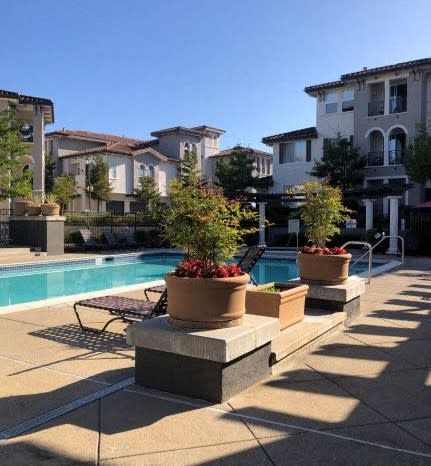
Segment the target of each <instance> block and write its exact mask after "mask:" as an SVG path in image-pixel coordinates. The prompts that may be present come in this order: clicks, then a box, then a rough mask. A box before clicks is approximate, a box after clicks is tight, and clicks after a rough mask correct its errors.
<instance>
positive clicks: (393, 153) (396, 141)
mask: <svg viewBox="0 0 431 466" xmlns="http://www.w3.org/2000/svg"><path fill="white" fill-rule="evenodd" d="M406 144H407V138H406V133H405V131H404V130H403V129H402V128H394V129H393V130H392V131H391V132H390V133H389V147H388V150H389V152H388V155H389V165H400V164H402V163H403V162H404V154H405V151H406Z"/></svg>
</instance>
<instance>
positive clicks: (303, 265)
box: [298, 253, 352, 285]
mask: <svg viewBox="0 0 431 466" xmlns="http://www.w3.org/2000/svg"><path fill="white" fill-rule="evenodd" d="M351 258H352V255H351V254H340V255H338V256H335V255H334V256H330V255H327V256H324V255H319V254H302V253H299V254H298V265H299V276H300V277H301V280H304V281H305V282H307V283H311V284H317V285H340V284H342V283H344V282H345V281H346V280H347V279H348V278H349V262H350V259H351Z"/></svg>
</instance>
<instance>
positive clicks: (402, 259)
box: [373, 235, 404, 262]
mask: <svg viewBox="0 0 431 466" xmlns="http://www.w3.org/2000/svg"><path fill="white" fill-rule="evenodd" d="M388 238H398V239H399V240H401V262H404V238H403V237H402V236H398V235H385V236H383V238H382V239H381V240H379V241H377V243H376V244H374V245H373V249H374V248H375V247H377V246H378V245H379V244H380V243H381V242H383V241H384V240H385V239H388Z"/></svg>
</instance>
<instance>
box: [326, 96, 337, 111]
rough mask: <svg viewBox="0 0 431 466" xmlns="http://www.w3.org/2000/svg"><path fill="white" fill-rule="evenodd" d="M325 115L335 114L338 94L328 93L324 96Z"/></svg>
mask: <svg viewBox="0 0 431 466" xmlns="http://www.w3.org/2000/svg"><path fill="white" fill-rule="evenodd" d="M325 105H326V113H337V106H338V92H330V93H328V94H326V96H325Z"/></svg>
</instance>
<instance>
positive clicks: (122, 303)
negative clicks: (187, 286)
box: [73, 291, 168, 333]
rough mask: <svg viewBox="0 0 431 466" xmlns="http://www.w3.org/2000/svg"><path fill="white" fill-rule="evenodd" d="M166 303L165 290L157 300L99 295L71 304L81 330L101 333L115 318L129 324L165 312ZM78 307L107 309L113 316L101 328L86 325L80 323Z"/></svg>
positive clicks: (166, 295)
mask: <svg viewBox="0 0 431 466" xmlns="http://www.w3.org/2000/svg"><path fill="white" fill-rule="evenodd" d="M167 304H168V294H167V291H165V292H163V293H162V295H161V296H160V298H159V300H158V301H157V302H151V301H144V300H142V299H135V298H126V297H123V296H101V297H98V298H90V299H83V300H81V301H77V302H76V303H75V304H74V305H73V310H74V312H75V315H76V318H77V320H78V323H79V326H80V327H81V329H82V330H84V331H86V332H92V333H102V332H104V331H105V330H106V328H107V327H108V325H110V324H111V323H112V322H114V321H116V320H121V321H123V322H124V323H127V324H131V323H134V322H139V321H141V320H147V319H152V318H153V317H157V316H160V315H163V314H166V310H167ZM78 306H79V307H85V308H90V309H97V310H101V311H108V312H109V313H110V314H111V315H113V316H114V317H113V318H112V319H110V320H108V322H106V323H105V325H104V326H103V328H102V329H97V328H94V327H88V326H86V325H84V324H83V323H82V320H81V317H80V315H79V312H78Z"/></svg>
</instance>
